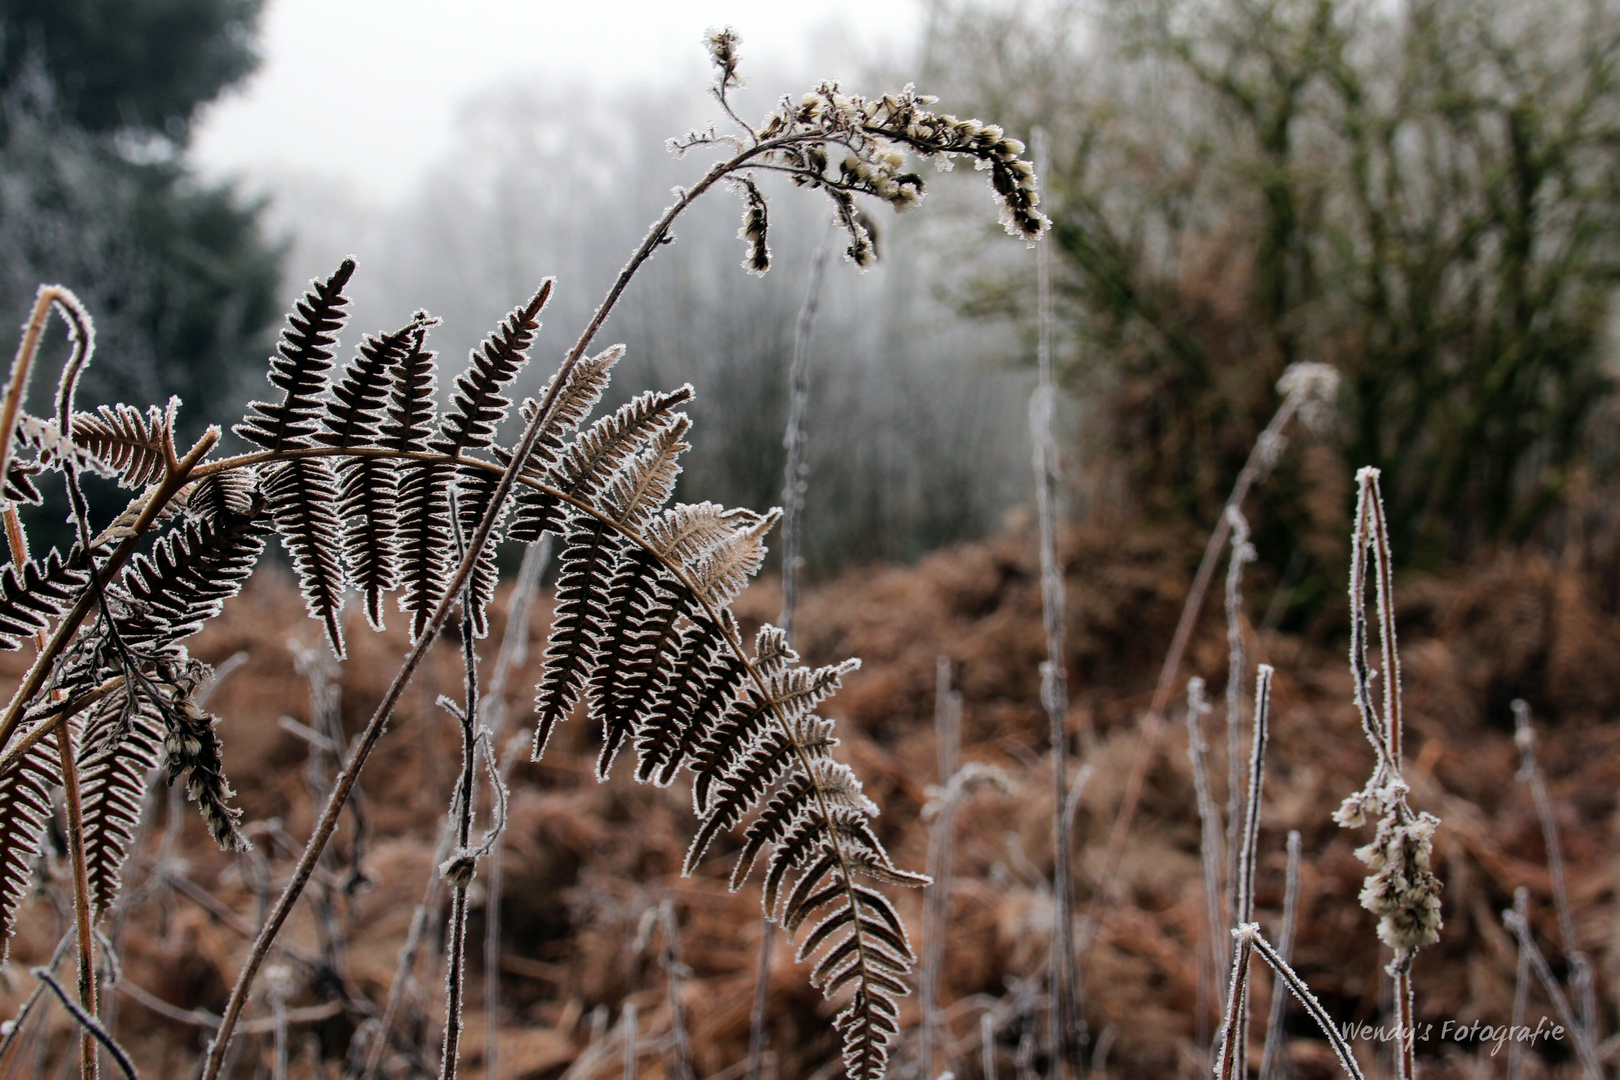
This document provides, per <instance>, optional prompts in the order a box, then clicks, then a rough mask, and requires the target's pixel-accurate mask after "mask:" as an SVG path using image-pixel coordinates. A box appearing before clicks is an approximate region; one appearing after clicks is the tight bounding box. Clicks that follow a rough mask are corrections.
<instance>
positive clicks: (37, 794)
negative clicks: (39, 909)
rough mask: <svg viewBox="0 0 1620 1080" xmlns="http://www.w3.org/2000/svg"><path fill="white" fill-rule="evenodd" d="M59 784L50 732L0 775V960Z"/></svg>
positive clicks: (58, 758) (57, 753)
mask: <svg viewBox="0 0 1620 1080" xmlns="http://www.w3.org/2000/svg"><path fill="white" fill-rule="evenodd" d="M19 734H22V733H19ZM61 786H62V765H61V755H60V751H59V750H58V748H57V744H56V735H55V734H51V735H47V736H45V737H44V738H43V739H41V740H40V741H39V742H37V743H35V744H34V745H33V746H32V747H30V748H29V750H28V752H27V753H26V754H24V755H23V756H22V759H21V760H20V761H18V762H17V765H16V767H15V768H13V769H12V770H11V771H10V772H7V773H5V774H4V775H0V963H4V962H5V960H6V956H7V954H8V953H9V951H10V948H11V935H12V934H13V933H14V932H15V931H16V929H17V921H16V920H17V909H18V908H19V907H21V906H22V902H23V900H24V898H26V897H27V896H28V891H29V888H30V886H31V879H32V877H33V866H34V860H35V859H36V858H38V857H39V842H40V838H41V837H42V836H43V835H44V833H45V823H46V821H48V820H49V818H50V816H51V792H53V791H55V790H56V789H57V788H58V787H61Z"/></svg>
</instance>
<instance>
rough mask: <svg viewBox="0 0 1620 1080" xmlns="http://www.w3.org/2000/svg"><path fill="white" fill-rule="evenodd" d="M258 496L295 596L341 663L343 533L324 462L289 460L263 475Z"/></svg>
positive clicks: (335, 492) (330, 474)
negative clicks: (323, 631) (261, 493)
mask: <svg viewBox="0 0 1620 1080" xmlns="http://www.w3.org/2000/svg"><path fill="white" fill-rule="evenodd" d="M263 491H264V496H265V501H266V503H267V506H268V509H269V512H270V520H271V521H272V522H273V523H274V525H275V528H276V533H277V535H278V536H280V537H281V546H282V547H283V548H285V549H286V552H287V557H288V558H289V559H290V560H291V561H292V566H293V573H294V574H295V575H296V576H297V578H298V591H299V592H300V593H302V594H303V597H304V606H305V608H307V609H308V611H309V614H310V617H311V618H313V619H319V620H320V621H321V622H322V623H323V624H324V625H325V627H326V638H327V641H329V642H330V643H331V645H332V651H333V652H334V653H335V654H337V656H338V658H339V659H341V658H342V657H343V623H342V621H341V619H340V618H339V615H340V613H341V612H342V610H343V589H344V585H345V580H344V572H343V559H342V550H343V547H342V545H343V533H342V525H341V523H340V522H339V520H338V507H339V498H338V482H337V476H336V475H335V474H334V473H333V471H332V465H331V463H330V462H328V461H325V460H322V459H320V458H294V459H293V460H291V461H284V462H282V463H280V464H278V465H272V466H271V467H270V468H269V469H267V470H266V472H265V475H264V481H263Z"/></svg>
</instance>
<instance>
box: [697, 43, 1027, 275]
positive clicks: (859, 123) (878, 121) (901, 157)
mask: <svg viewBox="0 0 1620 1080" xmlns="http://www.w3.org/2000/svg"><path fill="white" fill-rule="evenodd" d="M738 44H739V39H738V37H737V35H736V34H735V33H733V32H732V31H730V30H719V31H714V32H711V33H710V35H709V37H708V40H707V45H708V49H709V55H710V57H711V59H712V60H713V61H714V64H715V68H716V72H717V74H716V79H715V85H714V87H713V88H712V92H713V94H714V95H715V97H716V98H717V99H718V100H719V101H720V104H721V105H722V107H724V108H725V110H726V113H727V115H728V116H730V117H731V119H732V120H733V121H735V123H736V124H737V126H738V127H739V128H740V129H741V130H742V133H743V134H742V135H741V136H735V135H723V134H721V133H719V132H718V131H716V130H715V129H713V128H710V129H708V130H706V131H701V132H697V131H694V132H691V133H689V134H688V135H687V137H686V138H685V139H679V140H672V142H671V147H672V148H673V149H675V150H676V151H678V152H684V151H687V150H690V149H693V148H694V147H698V146H709V145H716V144H729V145H731V146H733V147H735V148H736V149H737V151H738V157H739V158H740V159H743V161H742V162H739V163H740V164H746V165H747V166H749V167H752V168H757V169H761V170H767V171H772V172H781V173H786V174H787V175H788V176H789V177H790V178H791V179H792V180H793V182H794V183H795V184H798V185H800V186H802V187H809V188H815V189H819V190H822V191H825V192H826V193H827V195H828V197H829V198H830V199H832V202H833V216H834V220H835V221H836V222H837V224H838V226H839V227H840V228H842V229H843V230H844V232H845V233H846V234H847V235H848V236H849V246H848V247H847V248H846V249H845V255H846V256H848V258H849V259H850V260H852V261H853V262H854V263H855V264H856V265H857V266H859V267H861V268H862V269H865V268H866V267H869V266H871V265H872V264H873V263H874V262H875V261H876V259H877V250H876V248H875V246H874V245H873V242H872V236H871V233H870V231H869V230H868V229H867V227H866V225H865V224H864V223H863V222H862V220H861V217H860V214H859V213H858V211H857V210H856V205H855V196H856V195H868V196H871V197H873V198H876V199H882V200H883V201H884V202H886V203H888V204H889V205H890V206H892V207H894V209H895V210H896V211H903V210H906V209H909V208H910V207H912V206H914V205H915V204H917V203H918V202H920V201H921V200H922V197H923V191H924V184H923V179H922V177H921V176H919V175H918V174H917V173H916V172H914V171H911V170H910V168H909V167H908V160H907V159H908V155H910V156H912V157H915V158H917V159H920V160H926V161H931V162H933V163H934V165H935V166H936V167H937V168H938V169H940V170H941V171H944V170H948V169H950V168H951V166H952V165H953V164H954V159H956V158H959V157H960V158H968V159H971V160H972V161H973V165H974V168H975V169H981V170H984V171H987V172H988V173H989V174H990V176H989V180H990V187H991V190H992V191H993V192H994V194H995V197H996V201H997V202H998V203H1000V204H1001V223H1002V225H1003V226H1004V227H1005V228H1006V230H1007V232H1008V233H1009V234H1011V235H1013V236H1020V237H1023V238H1024V239H1025V240H1027V241H1030V242H1032V243H1033V242H1034V241H1035V240H1037V239H1038V238H1039V237H1040V235H1041V233H1043V232H1044V231H1045V230H1046V227H1047V225H1048V224H1049V222H1048V219H1047V217H1046V215H1045V214H1043V213H1042V212H1041V211H1040V210H1039V209H1038V207H1039V204H1040V193H1039V192H1038V191H1037V190H1036V186H1035V167H1034V165H1033V164H1031V163H1030V162H1029V161H1027V160H1026V159H1025V158H1023V157H1022V156H1021V155H1022V154H1023V153H1024V144H1023V143H1022V142H1020V141H1019V140H1018V139H1014V138H1011V137H1010V136H1008V135H1007V133H1006V132H1005V131H1003V130H1002V129H1001V128H1000V127H998V126H997V125H995V124H984V123H980V122H979V121H977V120H959V119H957V118H956V117H954V116H951V115H949V114H937V113H934V112H931V111H930V106H932V105H934V104H936V102H937V101H938V99H937V98H935V97H932V96H929V95H927V94H919V93H917V92H916V90H915V89H914V88H913V87H912V86H910V85H909V84H908V85H907V86H906V87H905V88H904V89H903V90H901V91H900V92H899V93H896V94H884V95H883V96H882V97H876V98H865V97H862V96H860V95H859V94H846V93H844V91H843V90H842V89H841V88H840V87H839V84H838V83H836V82H823V83H821V84H820V85H818V86H817V87H816V88H815V89H814V90H812V91H811V92H809V93H808V94H805V95H804V96H803V97H802V98H800V99H799V100H798V101H796V102H795V101H794V100H793V99H792V98H789V97H784V98H783V99H782V101H781V103H780V105H779V106H778V107H777V109H776V111H775V112H773V113H771V114H770V115H769V116H767V117H766V118H765V121H764V123H763V124H761V125H760V126H759V127H758V128H755V127H753V126H752V125H750V124H748V123H746V122H745V121H743V120H742V119H741V118H740V117H739V116H738V115H737V113H736V112H735V110H733V108H732V107H731V104H730V102H729V101H728V100H727V92H728V91H729V90H730V89H732V88H733V87H736V86H738V85H740V79H739V77H738V75H737V68H738V63H739V56H738V51H737V47H738ZM736 186H737V188H738V190H739V193H740V194H741V195H742V196H743V198H744V199H745V200H746V202H747V204H748V208H747V210H746V211H745V213H744V217H743V226H742V229H741V231H740V232H739V233H738V235H739V237H740V238H741V239H743V240H745V241H747V243H748V258H747V259H746V260H745V261H744V263H743V266H744V267H746V268H747V269H748V270H749V271H750V272H751V273H756V274H762V273H764V272H765V270H766V269H767V268H768V267H769V265H770V251H769V249H768V247H767V246H766V233H767V219H766V213H765V201H764V198H763V197H762V196H761V194H760V191H759V188H758V186H757V185H756V184H755V183H754V182H753V180H752V179H751V178H748V179H739V180H737V181H736Z"/></svg>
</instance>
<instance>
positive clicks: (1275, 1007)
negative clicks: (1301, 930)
mask: <svg viewBox="0 0 1620 1080" xmlns="http://www.w3.org/2000/svg"><path fill="white" fill-rule="evenodd" d="M1300 850H1301V843H1300V837H1299V831H1298V830H1297V829H1290V830H1288V872H1287V877H1286V884H1285V885H1284V887H1283V918H1282V933H1281V934H1280V935H1278V938H1277V955H1278V956H1279V957H1281V958H1282V961H1283V963H1285V964H1286V963H1288V961H1289V959H1290V957H1291V956H1292V954H1293V951H1294V933H1295V931H1296V930H1297V929H1298V926H1299V863H1300ZM1287 1011H1288V995H1287V994H1282V993H1278V992H1277V988H1275V987H1274V988H1273V990H1272V994H1271V1017H1270V1019H1269V1021H1268V1022H1267V1024H1266V1048H1265V1052H1264V1053H1263V1054H1262V1056H1261V1058H1260V1077H1259V1080H1270V1078H1271V1077H1272V1076H1273V1075H1274V1074H1275V1072H1276V1070H1277V1069H1278V1067H1279V1066H1281V1065H1282V1064H1283V1058H1284V1055H1285V1054H1286V1052H1287V1051H1286V1047H1287V1042H1286V1041H1285V1035H1284V1031H1283V1019H1284V1017H1285V1015H1286V1013H1287Z"/></svg>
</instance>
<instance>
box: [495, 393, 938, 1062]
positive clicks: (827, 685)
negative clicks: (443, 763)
mask: <svg viewBox="0 0 1620 1080" xmlns="http://www.w3.org/2000/svg"><path fill="white" fill-rule="evenodd" d="M689 393H690V390H689V389H688V388H682V389H681V390H679V391H676V392H675V393H673V394H662V395H660V394H643V395H642V396H641V397H639V398H636V399H635V400H633V401H631V402H630V403H629V404H627V405H626V406H624V407H623V408H621V409H619V410H618V411H617V412H615V413H613V414H610V415H609V416H608V417H605V418H604V419H602V420H599V421H597V422H596V423H595V424H592V425H591V426H589V427H587V428H585V429H584V430H583V431H582V432H581V433H580V434H579V435H578V436H577V437H575V438H574V439H573V440H572V441H571V442H570V443H568V444H566V445H564V446H562V447H561V448H560V449H559V450H558V451H557V452H556V453H555V455H554V456H555V461H554V463H553V464H551V465H549V466H548V467H547V468H545V469H543V470H542V469H534V470H531V471H530V472H529V473H527V474H526V481H527V483H528V484H529V485H530V486H531V487H532V489H533V490H535V491H536V492H537V495H536V497H534V498H532V499H531V500H529V502H528V503H527V506H528V507H529V512H530V513H531V515H532V523H531V525H530V527H531V528H532V527H536V526H538V524H539V522H540V521H541V520H543V521H544V523H545V524H544V527H545V528H549V529H553V530H560V531H561V533H562V535H563V539H564V546H563V552H562V556H561V560H560V561H561V569H560V574H559V578H558V583H557V607H556V613H555V616H554V621H553V625H552V632H551V635H550V640H549V642H548V644H547V649H546V656H545V666H544V669H543V672H542V675H541V679H540V684H539V687H538V689H537V695H536V699H535V703H536V711H537V714H538V716H537V730H536V739H535V754H536V756H539V755H540V754H542V753H544V750H545V747H546V744H547V742H548V741H549V739H550V737H551V734H552V732H553V731H554V730H555V729H556V726H557V724H559V723H560V722H562V721H563V720H564V719H566V718H567V717H568V716H569V715H570V714H571V713H572V712H573V711H574V709H575V708H576V706H578V705H579V704H580V702H581V701H582V700H583V701H585V702H586V703H587V704H588V706H589V712H590V715H591V717H592V719H593V720H595V721H597V722H599V723H601V725H602V750H601V754H600V756H599V758H598V761H597V774H598V776H599V777H601V778H605V777H606V776H607V775H608V773H609V771H610V770H611V768H612V765H613V763H614V761H615V760H616V758H617V756H618V755H619V753H620V752H621V751H622V749H623V748H624V747H625V746H628V745H633V746H634V747H635V749H636V753H637V758H638V761H637V767H636V776H637V779H638V780H642V781H644V782H654V783H658V784H661V785H662V784H668V783H671V782H672V781H673V780H674V779H675V778H676V776H677V775H679V773H680V772H681V771H682V770H683V769H686V770H689V771H691V773H692V774H693V801H694V806H695V808H696V811H697V813H698V816H699V821H698V831H697V835H696V837H695V838H694V840H693V842H692V845H691V847H690V848H689V850H688V852H687V857H686V860H685V864H684V869H685V871H686V872H690V871H692V870H693V869H694V868H695V867H696V865H697V864H698V862H699V861H700V860H701V859H702V857H703V855H704V854H705V853H706V852H707V851H708V850H709V848H710V847H711V846H712V845H713V843H714V841H715V840H716V839H718V838H719V837H720V836H721V835H722V834H724V833H726V832H728V831H730V830H732V829H734V828H736V827H738V826H741V825H742V824H743V822H744V821H745V820H746V819H747V818H748V816H749V815H750V814H754V813H755V812H756V811H757V812H758V816H757V817H756V819H755V822H754V823H753V824H752V825H750V826H749V827H748V829H749V831H748V832H747V833H746V834H745V838H744V843H745V852H746V856H745V858H744V859H743V860H741V861H740V864H739V868H738V870H737V871H736V872H735V873H734V874H733V881H734V883H735V884H738V885H740V884H741V883H742V881H743V879H744V878H745V877H746V876H747V870H748V867H749V866H752V865H754V864H756V863H758V862H759V861H760V860H761V859H762V858H763V859H764V861H765V863H766V867H767V871H766V884H765V889H766V906H767V912H769V913H773V914H777V915H779V916H780V917H781V918H782V919H783V920H784V922H785V923H786V924H787V925H788V926H789V928H790V929H795V930H796V929H797V928H798V927H799V926H800V925H801V924H802V923H803V922H804V921H805V920H806V919H810V918H812V917H814V920H815V925H814V928H813V929H812V930H811V931H810V933H809V934H808V935H807V938H806V943H805V944H804V946H803V948H802V950H801V952H802V955H804V956H807V957H810V956H813V957H814V965H813V970H812V975H811V978H812V982H814V983H815V984H816V985H818V986H820V987H822V989H823V990H824V991H825V992H826V993H827V994H828V995H829V996H835V995H839V994H842V993H844V992H846V991H850V990H853V993H854V1000H853V1003H852V1004H850V1005H849V1006H848V1007H847V1008H845V1009H844V1010H843V1012H842V1013H841V1014H840V1019H839V1021H838V1026H839V1028H840V1030H841V1031H842V1033H843V1035H844V1039H845V1053H846V1062H847V1064H848V1067H849V1069H850V1070H851V1075H859V1076H862V1077H875V1076H877V1075H879V1074H880V1073H881V1070H882V1067H883V1064H884V1062H885V1060H886V1055H887V1046H888V1043H889V1041H890V1040H891V1039H892V1038H893V1036H894V1034H895V1032H896V1030H897V1025H896V1017H897V1015H898V1006H897V1005H896V997H897V995H900V994H903V993H904V992H905V977H906V974H907V972H908V971H909V969H910V965H911V963H912V961H913V957H912V953H911V949H910V946H909V945H908V944H907V943H906V940H905V935H904V930H903V928H901V926H900V923H899V919H898V917H897V916H895V914H894V909H893V907H892V906H891V905H890V904H889V902H888V901H887V900H886V899H884V898H883V897H882V895H881V894H880V893H878V892H876V891H875V890H873V889H871V888H870V887H868V886H867V885H865V884H863V883H862V881H861V880H860V879H863V878H864V879H870V880H873V881H877V882H880V883H885V884H891V885H918V884H921V883H923V882H924V881H925V880H926V879H923V878H921V877H919V876H918V875H914V874H909V873H907V872H905V871H902V870H900V869H898V868H896V867H895V866H894V865H893V863H892V862H891V860H890V859H889V856H888V854H887V853H886V852H885V851H884V850H883V847H882V845H881V843H880V842H879V841H878V839H877V837H876V834H875V833H873V831H872V830H871V828H870V826H869V824H868V819H869V816H870V814H871V813H873V812H874V811H875V807H873V806H872V804H871V803H870V801H869V800H867V799H866V798H865V797H864V796H863V795H861V793H860V785H859V783H858V782H857V781H856V780H855V778H854V775H853V774H852V773H851V772H850V771H849V770H848V768H847V767H845V766H843V765H841V764H839V763H838V762H836V761H834V760H833V758H832V757H831V752H832V749H833V747H834V746H835V745H836V743H837V740H836V739H835V738H833V736H832V724H831V722H830V721H828V720H825V719H823V718H822V717H819V716H817V715H815V714H814V712H813V710H814V709H815V708H816V706H817V705H818V704H820V703H821V702H823V701H824V700H825V699H826V698H827V697H828V696H829V695H831V694H832V693H833V692H834V691H835V690H836V689H837V687H838V685H839V683H840V682H841V680H842V678H843V677H844V676H845V675H846V674H848V673H849V672H850V671H851V670H853V669H854V668H855V666H856V664H855V662H853V661H851V662H847V663H844V664H836V665H831V666H829V667H824V668H819V669H814V670H812V669H809V668H805V667H802V666H800V665H799V663H798V657H797V656H796V655H795V654H794V653H793V651H792V650H791V649H790V648H789V647H788V644H787V639H786V635H784V634H783V633H782V631H780V630H778V629H776V628H775V627H770V626H766V627H764V628H762V629H761V631H760V632H759V634H758V636H757V638H756V641H755V647H754V651H753V655H751V656H750V655H748V654H746V653H745V652H744V651H743V650H742V648H741V645H740V641H739V636H740V635H739V628H738V626H737V622H736V619H735V618H734V617H733V616H732V614H731V612H730V610H729V605H730V602H731V600H732V599H733V598H734V597H735V596H736V595H737V594H738V592H740V591H741V589H742V588H743V586H744V585H746V584H747V581H748V579H749V578H750V577H751V576H752V575H753V574H754V573H756V572H757V571H758V569H759V566H760V564H761V562H762V561H763V559H764V556H765V544H764V537H765V534H766V533H767V532H768V531H769V530H770V528H771V526H772V525H774V524H775V522H776V520H777V518H778V516H779V511H774V510H773V511H771V512H769V513H766V514H756V513H752V512H749V511H730V510H726V509H724V508H722V507H719V506H715V505H714V504H697V505H682V506H676V507H673V508H671V509H668V510H663V509H660V508H661V507H662V505H663V503H664V501H665V500H667V498H668V495H669V489H670V488H671V487H672V486H673V482H674V478H675V472H674V469H675V467H676V463H677V461H678V456H679V454H680V452H681V450H683V449H684V448H685V441H684V440H685V436H686V433H687V430H688V427H689V422H688V420H687V418H686V417H685V416H684V415H682V414H679V413H676V412H674V411H673V407H674V406H675V405H676V404H678V403H679V402H682V401H684V400H686V398H687V396H688V395H689ZM541 514H543V515H544V517H543V519H542V518H541ZM773 791H774V792H775V795H774V796H773V794H772V793H773ZM767 848H768V849H769V854H768V855H766V854H765V851H766V849H767Z"/></svg>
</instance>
